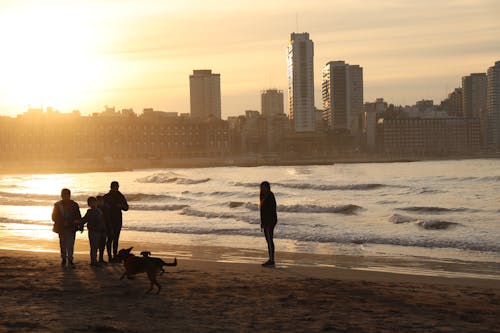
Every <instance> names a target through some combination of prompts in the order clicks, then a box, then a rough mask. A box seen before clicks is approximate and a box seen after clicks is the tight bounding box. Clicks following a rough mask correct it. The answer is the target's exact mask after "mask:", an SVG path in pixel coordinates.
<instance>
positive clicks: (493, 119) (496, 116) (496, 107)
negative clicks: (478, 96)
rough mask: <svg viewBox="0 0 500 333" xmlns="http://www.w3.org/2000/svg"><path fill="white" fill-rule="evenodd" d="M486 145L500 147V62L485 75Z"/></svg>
mask: <svg viewBox="0 0 500 333" xmlns="http://www.w3.org/2000/svg"><path fill="white" fill-rule="evenodd" d="M487 87H488V88H487V94H486V100H487V105H486V113H487V120H486V121H487V143H488V145H491V146H494V147H498V146H500V61H497V62H495V66H492V67H490V68H488V73H487Z"/></svg>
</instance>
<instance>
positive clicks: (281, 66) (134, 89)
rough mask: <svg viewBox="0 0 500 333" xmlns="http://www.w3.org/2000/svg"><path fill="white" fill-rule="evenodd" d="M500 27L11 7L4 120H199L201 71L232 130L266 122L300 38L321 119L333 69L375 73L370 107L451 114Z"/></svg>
mask: <svg viewBox="0 0 500 333" xmlns="http://www.w3.org/2000/svg"><path fill="white" fill-rule="evenodd" d="M499 17H500V1H497V0H491V1H487V0H470V1H469V0H457V1H436V0H434V1H428V0H420V1H410V0H381V1H361V0H359V1H356V0H352V1H347V0H345V1H344V0H326V1H323V0H311V1H303V0H286V1H281V0H275V1H264V0H252V1H235V0H232V1H226V0H219V1H203V0H199V1H196V0H184V1H152V0H142V1H138V0H137V1H123V0H122V1H114V0H113V1H111V0H100V1H88V0H85V1H83V0H82V1H77V0H74V1H70V0H68V1H42V0H36V1H35V0H33V1H23V0H15V1H5V0H0V43H1V52H0V115H15V114H17V113H22V112H24V111H25V110H26V109H27V108H28V106H29V105H31V106H32V107H40V106H42V105H43V107H46V106H53V107H54V108H57V109H59V110H61V111H62V112H70V111H72V110H73V109H79V110H80V111H81V112H82V114H89V113H92V112H99V111H102V110H103V108H104V105H108V106H116V108H117V109H122V108H133V109H134V110H135V111H136V112H137V113H140V112H141V111H142V109H143V108H148V107H152V108H154V109H156V110H162V111H176V112H189V75H190V74H191V73H192V70H193V69H212V70H213V71H214V72H216V73H220V74H221V91H222V117H223V118H227V116H231V115H238V114H242V113H243V112H244V110H260V91H261V90H263V89H267V88H271V87H275V88H278V89H282V90H284V91H285V92H286V88H287V87H286V85H287V77H286V47H287V43H288V39H289V36H290V33H291V32H294V31H295V32H309V33H310V37H311V39H312V40H313V41H314V47H315V73H314V75H315V85H316V106H317V107H319V108H321V107H322V103H321V94H320V92H319V89H320V83H321V69H322V67H323V66H324V64H325V63H326V62H328V61H331V60H345V61H346V62H348V63H350V64H359V65H361V66H362V67H363V68H364V90H365V101H373V100H374V99H375V98H377V97H384V98H385V99H386V100H387V101H389V102H391V103H395V104H414V102H415V101H416V100H419V99H424V98H425V99H427V98H429V99H434V101H435V102H436V103H439V102H440V101H441V100H442V99H443V98H444V97H445V96H446V94H447V93H448V92H450V91H451V90H453V88H455V87H458V86H460V84H461V83H460V82H461V77H462V76H463V75H467V74H469V73H472V72H484V71H486V69H487V68H488V67H489V66H492V65H493V64H494V62H495V61H496V60H500V19H499ZM285 99H286V93H285ZM285 111H286V112H287V110H285Z"/></svg>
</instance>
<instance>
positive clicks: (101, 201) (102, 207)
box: [96, 195, 113, 264]
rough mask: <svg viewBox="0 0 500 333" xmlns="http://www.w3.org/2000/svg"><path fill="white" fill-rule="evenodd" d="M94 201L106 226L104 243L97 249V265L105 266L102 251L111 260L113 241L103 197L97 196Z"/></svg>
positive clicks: (107, 210)
mask: <svg viewBox="0 0 500 333" xmlns="http://www.w3.org/2000/svg"><path fill="white" fill-rule="evenodd" d="M96 199H97V209H99V210H100V211H101V212H102V216H103V218H104V224H105V225H106V238H105V240H104V243H103V244H101V245H100V247H99V263H101V264H107V262H106V261H104V249H105V248H106V250H107V252H108V260H111V258H112V257H113V256H112V254H111V253H112V251H111V243H112V241H113V234H112V228H111V222H110V218H109V209H108V207H107V206H106V204H105V203H104V197H103V196H102V195H98V196H97V197H96Z"/></svg>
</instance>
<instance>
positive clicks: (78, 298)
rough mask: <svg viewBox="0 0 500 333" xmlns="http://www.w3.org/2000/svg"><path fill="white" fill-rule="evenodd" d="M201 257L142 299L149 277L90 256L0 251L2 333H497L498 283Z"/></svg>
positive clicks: (170, 270) (183, 263)
mask: <svg viewBox="0 0 500 333" xmlns="http://www.w3.org/2000/svg"><path fill="white" fill-rule="evenodd" d="M53 245H54V247H55V248H56V244H53ZM124 245H130V244H124ZM135 245H136V246H138V247H140V244H135ZM149 246H150V245H149ZM142 249H143V248H142ZM142 249H137V251H140V250H142ZM148 249H149V250H152V252H153V254H154V253H155V249H151V248H150V247H149V248H148ZM182 251H183V252H185V253H186V254H187V253H189V251H191V252H192V253H195V252H197V251H200V249H194V248H193V249H191V250H190V249H189V248H183V249H182ZM212 251H214V249H212ZM136 253H137V254H138V252H136ZM278 254H279V253H278ZM195 257H196V256H191V259H190V258H189V256H188V255H186V256H185V258H179V259H178V260H179V262H178V266H177V267H167V268H166V270H167V273H165V274H163V275H162V276H160V277H159V282H160V283H161V284H162V286H163V289H162V292H161V293H160V294H159V295H155V294H147V295H145V294H144V293H145V291H146V290H147V289H148V288H149V281H148V280H147V277H146V275H145V274H141V275H138V276H137V277H136V278H135V279H134V280H127V279H124V280H120V276H121V275H122V273H123V271H124V270H123V267H122V266H121V265H120V264H108V265H107V266H105V267H101V268H94V267H91V266H90V265H89V259H88V254H86V253H81V252H80V253H78V254H77V255H76V257H75V263H76V268H75V269H69V268H63V267H61V265H60V258H59V255H58V253H57V252H32V251H19V250H0V281H2V282H1V284H0V288H1V289H2V290H1V293H0V295H1V296H0V302H1V304H2V306H1V310H0V332H500V327H499V325H498V324H499V315H500V284H499V283H498V280H496V281H495V280H490V279H480V278H450V277H436V276H422V275H411V274H395V273H389V272H377V271H370V270H357V269H347V268H336V267H321V266H304V265H281V264H280V262H279V260H278V264H277V267H276V268H263V267H261V266H260V262H256V263H234V262H223V261H222V260H218V261H216V260H209V259H192V258H195ZM219 258H220V257H219ZM163 259H165V261H170V260H172V259H173V258H172V257H163ZM352 260H356V258H352Z"/></svg>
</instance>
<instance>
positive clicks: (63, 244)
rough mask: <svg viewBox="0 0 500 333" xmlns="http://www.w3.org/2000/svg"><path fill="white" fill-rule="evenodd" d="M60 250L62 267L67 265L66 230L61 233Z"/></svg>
mask: <svg viewBox="0 0 500 333" xmlns="http://www.w3.org/2000/svg"><path fill="white" fill-rule="evenodd" d="M59 249H60V252H61V265H66V257H67V253H66V236H65V234H64V230H62V231H60V232H59Z"/></svg>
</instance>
